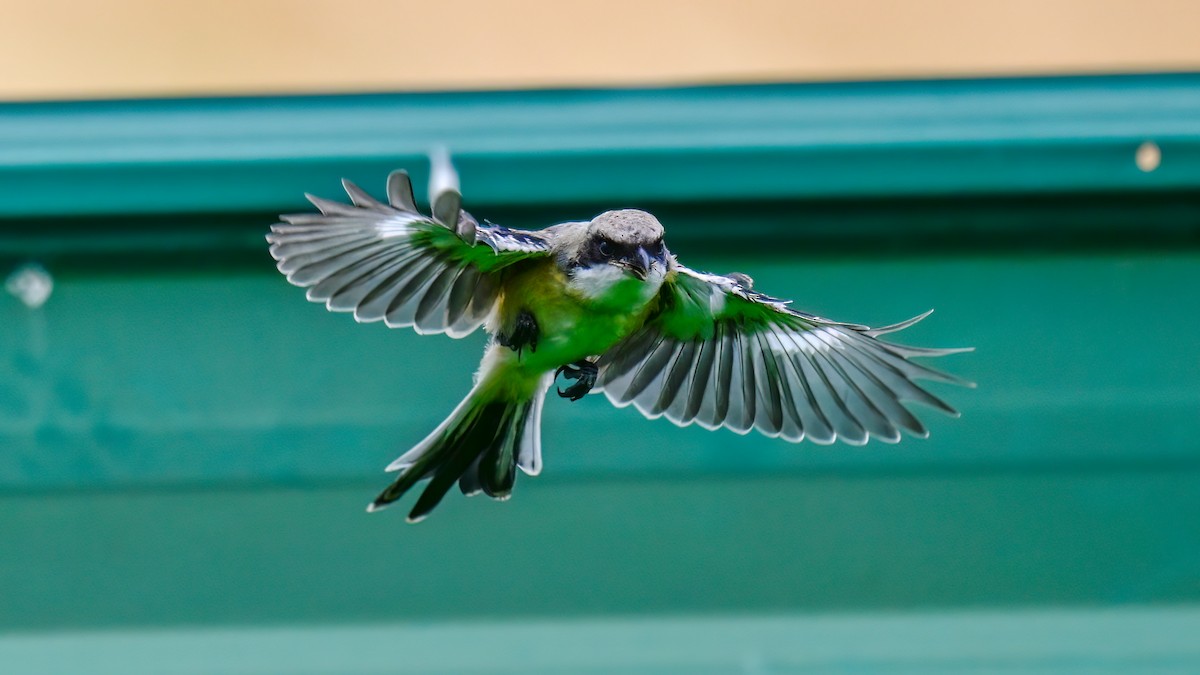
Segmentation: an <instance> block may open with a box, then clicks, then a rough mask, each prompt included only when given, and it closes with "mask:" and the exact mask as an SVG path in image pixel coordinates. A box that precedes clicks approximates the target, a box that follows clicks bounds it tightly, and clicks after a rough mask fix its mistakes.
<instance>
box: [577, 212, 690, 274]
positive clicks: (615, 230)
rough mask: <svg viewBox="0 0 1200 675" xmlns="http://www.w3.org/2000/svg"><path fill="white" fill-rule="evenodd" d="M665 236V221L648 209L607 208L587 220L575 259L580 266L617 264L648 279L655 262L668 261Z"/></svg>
mask: <svg viewBox="0 0 1200 675" xmlns="http://www.w3.org/2000/svg"><path fill="white" fill-rule="evenodd" d="M662 239H663V226H662V224H661V223H659V222H658V219H657V218H655V217H654V216H652V215H650V214H649V213H646V212H645V211H638V210H637V209H621V210H619V211H605V212H604V213H601V214H600V215H598V216H596V217H595V218H593V219H592V220H591V222H589V223H588V224H587V228H586V230H585V232H584V233H583V237H582V239H581V240H580V241H577V242H575V243H576V246H577V248H575V251H574V255H573V256H572V258H573V260H572V263H573V264H574V265H575V266H580V267H593V266H596V265H604V264H608V265H615V266H617V267H621V268H624V269H626V270H627V271H629V272H630V273H631V274H633V275H634V276H636V277H638V278H640V279H645V278H646V273H647V271H648V270H649V269H650V266H651V264H653V263H654V262H656V261H657V262H659V263H660V264H663V265H665V264H666V258H667V249H666V248H665V247H664V246H663V240H662Z"/></svg>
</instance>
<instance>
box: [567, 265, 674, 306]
mask: <svg viewBox="0 0 1200 675" xmlns="http://www.w3.org/2000/svg"><path fill="white" fill-rule="evenodd" d="M666 275H667V271H666V269H665V268H664V266H663V265H662V264H660V263H657V262H656V263H654V264H653V265H651V266H650V270H649V272H648V273H647V274H646V279H645V280H644V281H643V280H641V279H638V278H637V277H635V276H633V275H632V274H630V273H629V272H627V271H625V270H623V269H621V268H619V267H617V266H615V265H594V266H592V267H581V268H579V269H576V270H575V271H574V273H573V274H572V275H571V280H570V281H569V282H567V287H568V288H569V289H570V290H571V291H572V292H573V293H575V294H576V295H577V296H579V297H581V298H583V299H585V300H588V301H591V302H594V303H598V304H602V305H609V306H613V307H614V308H621V307H627V308H628V309H630V310H633V309H638V308H640V307H642V306H644V305H645V304H646V303H647V302H649V301H650V298H653V297H654V296H655V295H657V294H658V289H659V288H661V287H662V284H663V279H664V278H666Z"/></svg>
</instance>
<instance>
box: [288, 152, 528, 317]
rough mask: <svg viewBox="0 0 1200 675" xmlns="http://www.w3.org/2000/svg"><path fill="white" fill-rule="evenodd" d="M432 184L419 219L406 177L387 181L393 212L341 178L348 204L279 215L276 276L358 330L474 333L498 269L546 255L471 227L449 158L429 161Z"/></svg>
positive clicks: (524, 238) (519, 234)
mask: <svg viewBox="0 0 1200 675" xmlns="http://www.w3.org/2000/svg"><path fill="white" fill-rule="evenodd" d="M447 172H448V173H447ZM431 183H432V185H431V190H430V192H431V193H432V194H433V198H432V199H431V200H430V201H431V203H432V204H433V214H434V215H433V217H432V218H431V217H429V216H425V215H422V214H421V213H420V212H418V211H417V207H416V205H415V202H414V199H413V193H412V183H411V181H410V180H409V178H408V175H407V174H406V173H404V172H394V173H392V174H391V175H390V176H388V182H387V192H388V201H389V202H390V203H389V204H384V203H382V202H379V201H376V200H375V199H374V198H372V197H371V196H370V195H368V194H367V193H366V192H364V191H363V190H362V189H361V188H359V187H358V186H356V185H354V184H353V183H351V182H349V181H345V180H343V181H342V185H343V186H344V187H345V188H346V193H347V194H349V196H350V200H351V202H352V203H351V204H342V203H339V202H332V201H328V200H325V199H321V198H319V197H313V196H311V195H308V199H309V201H311V202H312V203H313V205H314V206H316V207H317V209H319V210H320V213H314V214H295V215H285V216H281V218H282V220H283V222H282V223H278V224H276V225H274V226H272V227H271V234H269V235H268V236H267V241H268V242H270V244H271V255H272V256H273V257H274V258H275V259H276V260H277V261H279V264H278V267H279V271H280V272H283V273H284V274H285V275H287V279H288V281H290V282H291V283H293V284H295V285H297V286H301V287H303V288H307V289H308V293H307V296H308V299H309V300H311V301H313V302H320V303H324V304H325V306H326V307H327V308H329V310H331V311H334V312H353V313H354V318H355V319H356V320H358V321H361V322H370V321H383V322H384V323H386V324H387V325H388V326H390V327H392V328H397V327H402V326H412V327H413V328H414V329H416V331H417V332H418V333H446V334H447V335H449V336H450V337H462V336H464V335H467V334H468V333H470V332H472V331H474V330H475V329H476V328H478V327H479V326H480V325H482V324H483V323H484V321H485V320H486V319H487V317H488V315H489V314H490V313H491V311H492V308H493V306H494V305H495V303H496V297H497V294H498V293H499V290H500V274H501V271H502V270H503V269H504V268H506V267H508V266H510V265H513V264H515V263H519V262H520V261H522V260H526V259H528V258H531V257H536V256H542V255H546V252H547V251H548V250H549V248H550V247H549V244H548V242H547V241H546V240H545V239H544V238H542V236H540V235H539V234H538V233H536V232H529V231H524V230H513V229H509V228H505V227H500V226H498V225H488V224H484V225H481V224H479V223H477V222H476V221H475V219H474V218H472V217H471V215H470V214H468V213H467V212H465V211H463V210H462V209H461V208H460V202H461V197H460V196H459V193H458V180H457V177H456V176H455V175H454V173H453V169H452V168H449V163H448V160H447V161H446V162H445V163H444V164H443V165H441V166H439V165H438V163H437V162H436V161H435V163H434V172H433V180H432V181H431Z"/></svg>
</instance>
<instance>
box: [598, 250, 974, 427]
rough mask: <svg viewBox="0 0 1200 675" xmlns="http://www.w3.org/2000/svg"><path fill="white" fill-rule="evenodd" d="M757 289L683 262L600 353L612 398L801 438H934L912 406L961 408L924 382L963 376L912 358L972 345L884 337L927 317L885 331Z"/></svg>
mask: <svg viewBox="0 0 1200 675" xmlns="http://www.w3.org/2000/svg"><path fill="white" fill-rule="evenodd" d="M787 305H788V303H787V302H786V301H782V300H777V299H775V298H772V297H769V296H766V295H763V294H761V293H758V292H756V291H754V290H752V289H751V288H750V280H749V278H748V277H745V276H744V275H732V276H729V277H725V276H717V275H712V274H704V273H700V272H696V271H694V270H690V269H688V268H686V267H682V266H679V267H677V274H675V275H674V276H673V277H669V278H668V281H667V282H666V283H665V284H664V285H663V288H662V290H661V291H660V294H659V307H658V309H657V311H656V313H655V314H654V315H653V316H652V317H651V319H650V320H649V321H647V322H646V324H645V326H644V327H643V328H642V329H641V330H640V331H638V332H637V333H635V334H633V335H631V336H630V337H628V338H626V339H625V340H623V341H622V342H620V343H618V344H617V345H616V346H614V347H613V348H612V349H610V350H609V351H608V352H606V353H605V354H603V355H602V356H601V357H600V360H599V361H598V362H597V365H598V366H599V370H600V372H599V377H598V380H597V389H602V390H603V391H604V393H605V394H606V395H607V396H608V398H609V400H610V401H612V402H613V404H615V405H617V406H619V407H623V406H626V405H629V404H633V405H634V406H635V407H636V408H637V409H638V410H639V411H641V412H642V414H644V415H646V416H647V417H649V418H655V417H659V416H660V415H665V416H666V417H667V418H668V419H670V420H671V421H672V422H674V423H676V424H678V425H680V426H686V425H688V424H691V423H693V422H695V423H697V424H699V425H701V426H703V427H706V428H710V429H715V428H717V427H722V426H723V427H727V428H729V429H732V430H733V431H736V432H738V433H747V432H748V431H749V430H750V429H756V430H758V431H760V432H762V433H764V434H767V435H768V436H778V437H782V438H784V439H786V440H788V441H793V442H798V441H800V440H802V439H804V438H809V439H811V440H813V441H815V442H817V443H832V442H834V441H836V440H842V441H845V442H847V443H851V444H856V445H858V444H862V443H865V442H866V441H867V439H868V438H871V437H874V438H878V439H880V440H883V441H886V442H889V443H894V442H896V441H899V440H900V430H901V429H904V430H906V431H908V432H910V433H912V434H914V435H917V436H926V435H928V432H927V431H926V429H925V427H924V425H922V424H921V422H920V420H918V419H917V418H916V417H915V416H914V415H913V414H912V413H911V412H910V411H909V410H908V409H907V408H906V407H905V406H904V405H903V404H902V402H904V401H916V402H919V403H923V404H926V405H929V406H932V407H934V408H937V409H939V410H941V411H943V412H945V413H948V414H950V415H957V414H958V413H957V412H956V411H955V410H954V409H953V408H951V407H950V406H949V405H947V404H946V403H945V402H943V401H942V400H941V399H939V398H938V397H936V396H934V395H933V394H931V393H929V392H928V391H926V390H925V389H923V388H921V386H920V385H919V384H917V380H922V379H925V380H936V381H942V382H953V383H957V384H964V385H968V386H970V383H967V382H965V381H963V380H960V379H958V378H956V377H953V376H951V375H947V374H945V373H942V372H939V371H937V370H934V369H932V368H929V367H927V366H924V365H921V364H919V363H915V362H913V361H911V360H910V359H911V358H912V357H915V356H944V355H946V354H952V353H956V352H960V351H970V350H969V349H922V348H916V347H906V346H902V345H897V344H893V343H890V342H885V341H884V340H881V339H879V336H881V335H884V334H886V333H891V332H894V331H898V330H901V329H903V328H907V327H908V326H911V325H912V324H914V323H916V322H917V321H920V320H921V319H923V318H925V317H926V316H928V314H929V313H928V312H927V313H926V314H923V315H921V316H918V317H915V318H913V319H910V320H908V321H904V322H902V323H898V324H895V325H891V326H885V327H883V328H874V329H872V328H868V327H866V326H860V325H856V324H848V323H839V322H836V321H829V320H827V319H822V318H820V317H817V316H813V315H811V314H805V313H803V312H798V311H796V310H793V309H790V308H789V307H788V306H787Z"/></svg>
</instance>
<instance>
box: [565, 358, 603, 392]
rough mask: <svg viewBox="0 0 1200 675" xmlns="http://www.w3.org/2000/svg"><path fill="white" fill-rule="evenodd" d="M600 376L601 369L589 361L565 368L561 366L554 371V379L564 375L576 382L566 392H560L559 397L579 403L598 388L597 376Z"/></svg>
mask: <svg viewBox="0 0 1200 675" xmlns="http://www.w3.org/2000/svg"><path fill="white" fill-rule="evenodd" d="M599 374H600V369H599V368H597V367H596V364H594V363H592V362H591V361H588V360H586V359H585V360H582V361H576V362H575V363H569V364H567V365H564V366H560V367H559V369H558V370H556V371H554V377H558V376H559V375H562V376H563V377H565V378H567V379H568V380H575V381H576V382H575V384H572V385H571V386H569V387H567V389H566V391H563V390H562V389H559V390H558V395H559V396H561V397H563V398H569V399H571V400H572V401H578V400H579V399H581V398H583V397H584V396H586V395H587V393H588V392H590V391H591V390H592V387H594V386H596V376H597V375H599Z"/></svg>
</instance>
